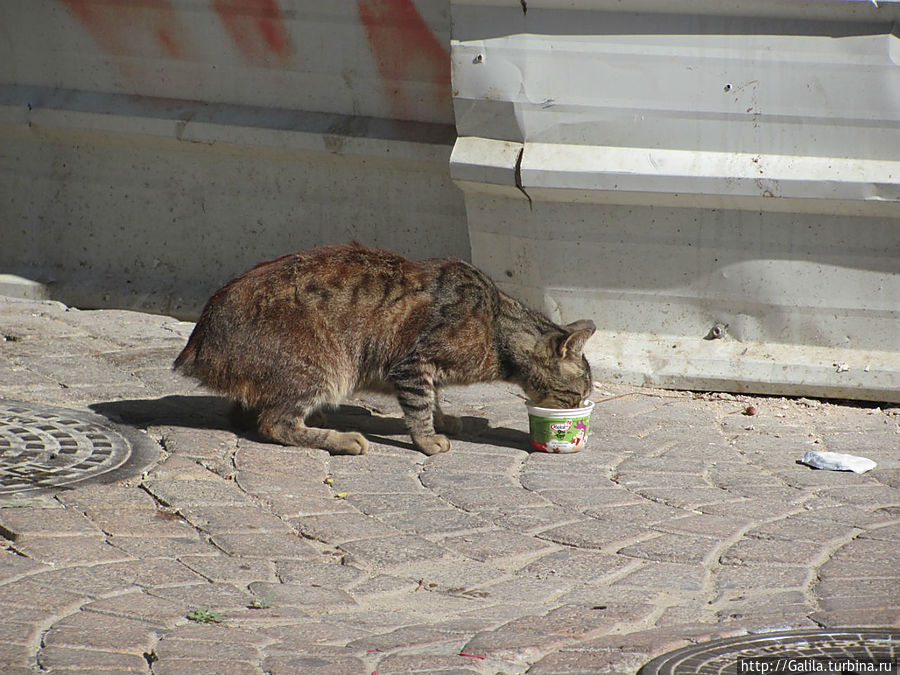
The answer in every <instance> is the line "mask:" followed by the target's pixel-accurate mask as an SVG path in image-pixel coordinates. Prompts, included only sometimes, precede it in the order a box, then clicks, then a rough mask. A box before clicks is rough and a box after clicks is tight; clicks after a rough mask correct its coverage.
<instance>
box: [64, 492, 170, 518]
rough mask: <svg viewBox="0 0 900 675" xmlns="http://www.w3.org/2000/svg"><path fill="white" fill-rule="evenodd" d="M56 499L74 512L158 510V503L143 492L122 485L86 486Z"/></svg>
mask: <svg viewBox="0 0 900 675" xmlns="http://www.w3.org/2000/svg"><path fill="white" fill-rule="evenodd" d="M56 499H57V500H59V501H60V502H61V503H63V504H64V505H65V506H68V507H70V508H71V509H72V510H76V509H77V510H78V511H86V512H87V514H88V515H90V513H91V512H92V511H93V510H94V509H99V510H104V511H105V510H121V509H149V508H152V509H154V510H155V509H156V501H154V499H153V497H151V496H150V495H148V494H147V493H146V492H144V491H143V490H135V489H134V488H130V487H122V486H120V485H85V486H79V487H78V489H77V490H72V491H70V492H62V493H60V494H58V495H56Z"/></svg>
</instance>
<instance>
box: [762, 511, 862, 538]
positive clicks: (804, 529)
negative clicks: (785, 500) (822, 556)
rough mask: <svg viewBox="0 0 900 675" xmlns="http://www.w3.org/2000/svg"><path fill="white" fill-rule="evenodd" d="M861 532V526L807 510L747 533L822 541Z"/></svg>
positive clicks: (768, 536)
mask: <svg viewBox="0 0 900 675" xmlns="http://www.w3.org/2000/svg"><path fill="white" fill-rule="evenodd" d="M860 533H862V530H861V529H859V528H856V527H853V526H851V525H844V524H842V523H837V522H834V521H831V520H826V519H822V518H817V517H816V516H815V515H814V514H813V513H809V512H806V513H802V514H796V515H792V516H787V517H786V518H783V519H781V520H776V521H772V522H769V523H765V524H763V525H759V526H757V527H753V528H751V529H749V530H747V532H746V535H747V536H748V537H753V538H756V539H780V540H782V541H807V542H813V543H815V542H819V543H821V542H827V541H831V540H834V539H844V538H847V537H850V536H854V535H858V534H860Z"/></svg>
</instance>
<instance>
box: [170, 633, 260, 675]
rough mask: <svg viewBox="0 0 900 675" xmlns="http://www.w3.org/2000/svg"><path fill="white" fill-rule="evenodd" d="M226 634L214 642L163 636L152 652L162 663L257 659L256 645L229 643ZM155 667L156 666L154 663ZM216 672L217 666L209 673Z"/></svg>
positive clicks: (223, 663)
mask: <svg viewBox="0 0 900 675" xmlns="http://www.w3.org/2000/svg"><path fill="white" fill-rule="evenodd" d="M226 635H227V634H224V635H222V638H221V639H219V640H217V641H215V642H213V641H211V640H185V639H180V638H174V639H172V638H168V637H165V638H163V639H162V640H160V641H159V642H158V643H157V645H156V647H154V649H153V652H154V653H155V654H156V656H157V658H159V660H160V662H162V663H165V662H167V661H176V660H177V661H218V662H219V663H220V664H222V665H225V664H227V663H233V662H234V661H244V662H246V663H255V662H257V661H259V658H260V652H259V650H258V649H257V648H256V647H254V646H253V645H252V644H247V643H246V642H239V643H237V644H234V643H231V642H229V641H228V640H227V638H226ZM155 669H156V666H155V665H154V670H155ZM218 672H220V671H219V668H216V669H215V670H213V671H211V673H218Z"/></svg>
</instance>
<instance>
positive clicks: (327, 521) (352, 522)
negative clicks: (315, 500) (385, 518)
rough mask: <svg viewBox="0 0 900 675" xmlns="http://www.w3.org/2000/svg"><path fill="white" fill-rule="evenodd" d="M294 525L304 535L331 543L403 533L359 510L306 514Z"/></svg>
mask: <svg viewBox="0 0 900 675" xmlns="http://www.w3.org/2000/svg"><path fill="white" fill-rule="evenodd" d="M294 525H295V526H296V527H297V529H298V530H299V531H300V532H301V533H303V535H304V536H306V537H309V538H310V539H317V540H319V541H322V542H326V543H329V544H342V543H344V542H348V541H356V540H358V539H372V538H375V537H394V536H399V535H400V534H401V532H400V531H399V530H397V529H396V528H393V527H390V526H388V525H385V524H384V523H382V522H381V521H379V520H377V519H375V518H373V517H371V516H366V515H364V514H362V513H358V512H349V513H335V514H326V515H320V516H306V517H304V518H299V519H298V520H297V521H296V522H295V523H294Z"/></svg>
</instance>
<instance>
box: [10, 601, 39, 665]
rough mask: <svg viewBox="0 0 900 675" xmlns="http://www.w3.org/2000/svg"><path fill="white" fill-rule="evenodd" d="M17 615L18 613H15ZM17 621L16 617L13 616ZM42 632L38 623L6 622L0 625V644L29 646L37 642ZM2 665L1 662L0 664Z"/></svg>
mask: <svg viewBox="0 0 900 675" xmlns="http://www.w3.org/2000/svg"><path fill="white" fill-rule="evenodd" d="M17 614H18V613H17ZM15 618H16V619H19V617H18V615H16V616H15ZM41 632H42V630H41V626H40V623H39V622H30V623H29V622H25V621H21V620H16V621H13V620H7V621H5V622H4V623H3V624H2V625H0V644H2V643H5V644H8V643H15V644H20V645H30V644H31V643H33V642H37V641H38V638H39V637H40V634H41ZM0 665H2V662H0Z"/></svg>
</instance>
